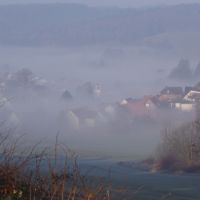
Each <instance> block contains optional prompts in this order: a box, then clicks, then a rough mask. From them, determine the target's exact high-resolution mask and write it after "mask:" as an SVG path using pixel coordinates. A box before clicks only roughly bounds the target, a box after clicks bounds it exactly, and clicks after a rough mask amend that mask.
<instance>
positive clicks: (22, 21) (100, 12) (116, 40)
mask: <svg viewBox="0 0 200 200" xmlns="http://www.w3.org/2000/svg"><path fill="white" fill-rule="evenodd" d="M185 32H190V33H199V32H200V4H190V5H184V4H183V5H177V6H166V7H160V8H149V9H137V10H136V9H123V8H97V7H96V8H95V7H88V6H84V5H79V4H43V5H42V4H29V5H9V6H0V45H22V46H24V45H25V46H35V45H36V46H41V45H57V46H59V45H62V46H69V45H70V46H71V45H83V44H102V43H111V44H135V43H140V42H143V41H144V40H145V39H146V38H151V37H155V36H157V35H162V36H163V35H168V34H170V35H173V33H179V34H182V33H185ZM191 35H192V34H191Z"/></svg>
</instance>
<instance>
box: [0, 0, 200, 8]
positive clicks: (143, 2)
mask: <svg viewBox="0 0 200 200" xmlns="http://www.w3.org/2000/svg"><path fill="white" fill-rule="evenodd" d="M16 3H83V4H88V5H91V6H119V7H134V8H135V7H143V6H160V5H162V6H163V5H173V4H180V3H185V4H186V3H188V4H190V3H199V1H198V0H190V1H189V2H188V0H168V1H167V2H166V1H165V0H150V1H149V0H124V1H119V0H117V1H116V0H101V1H100V0H95V1H94V0H73V1H72V0H1V2H0V4H16Z"/></svg>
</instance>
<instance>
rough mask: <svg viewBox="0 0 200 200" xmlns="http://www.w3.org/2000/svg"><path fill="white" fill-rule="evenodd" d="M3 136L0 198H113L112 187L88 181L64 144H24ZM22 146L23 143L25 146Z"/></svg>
mask: <svg viewBox="0 0 200 200" xmlns="http://www.w3.org/2000/svg"><path fill="white" fill-rule="evenodd" d="M22 143H23V142H22V138H18V139H11V137H10V136H8V135H1V136H0V200H64V199H65V200H98V199H99V200H110V199H112V195H111V190H110V187H105V186H103V184H99V185H97V184H96V185H95V186H94V184H92V185H91V184H89V181H88V180H86V178H84V177H83V176H82V175H81V173H80V170H79V167H78V165H77V162H76V156H74V154H73V153H71V152H70V151H69V150H67V148H66V147H65V146H64V145H61V144H58V142H56V145H55V147H54V148H53V151H52V148H51V149H49V148H43V149H42V150H39V149H41V147H39V145H35V146H33V147H32V148H31V149H30V147H27V148H26V147H25V145H24V144H22ZM22 146H23V147H22Z"/></svg>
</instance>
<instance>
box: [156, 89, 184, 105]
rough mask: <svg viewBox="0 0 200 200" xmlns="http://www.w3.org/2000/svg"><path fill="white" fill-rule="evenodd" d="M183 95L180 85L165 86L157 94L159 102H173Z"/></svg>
mask: <svg viewBox="0 0 200 200" xmlns="http://www.w3.org/2000/svg"><path fill="white" fill-rule="evenodd" d="M183 95H184V92H183V89H182V87H165V88H164V89H163V90H162V91H161V92H160V94H159V97H158V99H159V101H160V102H169V103H171V102H174V101H178V100H181V99H182V97H183Z"/></svg>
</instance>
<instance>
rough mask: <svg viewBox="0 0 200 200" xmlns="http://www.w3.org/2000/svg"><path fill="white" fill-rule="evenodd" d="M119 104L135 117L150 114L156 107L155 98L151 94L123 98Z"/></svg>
mask: <svg viewBox="0 0 200 200" xmlns="http://www.w3.org/2000/svg"><path fill="white" fill-rule="evenodd" d="M120 105H121V106H122V107H123V108H125V109H126V110H127V111H128V112H129V113H131V114H132V115H134V116H137V117H146V116H151V114H152V111H154V110H155V109H156V108H157V105H156V98H155V97H153V96H144V98H142V99H132V98H128V99H124V100H122V101H121V103H120Z"/></svg>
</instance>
